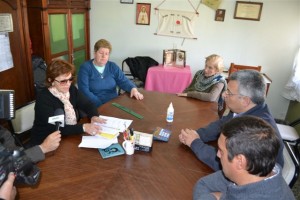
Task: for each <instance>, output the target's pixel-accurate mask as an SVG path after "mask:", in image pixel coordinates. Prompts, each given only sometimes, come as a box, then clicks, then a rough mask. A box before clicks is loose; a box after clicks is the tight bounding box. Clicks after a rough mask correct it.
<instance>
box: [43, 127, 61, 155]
mask: <svg viewBox="0 0 300 200" xmlns="http://www.w3.org/2000/svg"><path fill="white" fill-rule="evenodd" d="M60 141H61V134H60V131H55V132H53V133H51V134H50V135H48V137H47V138H46V139H45V140H44V142H43V143H42V144H41V145H40V147H41V149H42V151H43V153H44V154H46V153H48V152H50V151H54V150H55V149H57V148H58V146H59V144H60Z"/></svg>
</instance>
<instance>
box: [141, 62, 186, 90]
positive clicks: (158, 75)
mask: <svg viewBox="0 0 300 200" xmlns="http://www.w3.org/2000/svg"><path fill="white" fill-rule="evenodd" d="M191 81H192V73H191V69H190V66H188V65H187V66H186V67H184V68H180V67H163V65H158V66H155V67H150V68H149V69H148V72H147V77H146V85H145V90H149V91H158V92H165V93H180V92H182V91H183V90H184V89H185V88H186V87H187V86H188V85H189V84H190V83H191Z"/></svg>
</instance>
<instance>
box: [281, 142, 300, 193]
mask: <svg viewBox="0 0 300 200" xmlns="http://www.w3.org/2000/svg"><path fill="white" fill-rule="evenodd" d="M296 148H297V147H296ZM283 157H284V166H283V169H282V176H283V178H284V180H285V181H286V183H287V184H288V185H289V186H290V188H292V187H293V186H294V184H295V182H296V181H297V179H298V176H299V161H298V159H297V156H296V155H295V152H294V151H293V149H292V147H291V145H290V144H289V143H288V142H286V141H284V148H283Z"/></svg>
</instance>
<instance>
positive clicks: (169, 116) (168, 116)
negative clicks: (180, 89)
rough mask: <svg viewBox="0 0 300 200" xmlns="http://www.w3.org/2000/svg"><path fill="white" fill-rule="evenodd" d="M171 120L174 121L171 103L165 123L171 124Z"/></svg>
mask: <svg viewBox="0 0 300 200" xmlns="http://www.w3.org/2000/svg"><path fill="white" fill-rule="evenodd" d="M173 119H174V108H173V104H172V102H171V103H170V105H169V107H168V110H167V122H173Z"/></svg>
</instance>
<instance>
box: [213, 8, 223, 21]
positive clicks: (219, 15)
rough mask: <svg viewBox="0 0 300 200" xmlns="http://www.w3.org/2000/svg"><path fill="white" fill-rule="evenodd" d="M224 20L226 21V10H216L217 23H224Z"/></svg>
mask: <svg viewBox="0 0 300 200" xmlns="http://www.w3.org/2000/svg"><path fill="white" fill-rule="evenodd" d="M224 19H225V10H224V9H217V10H216V16H215V21H221V22H223V21H224Z"/></svg>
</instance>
